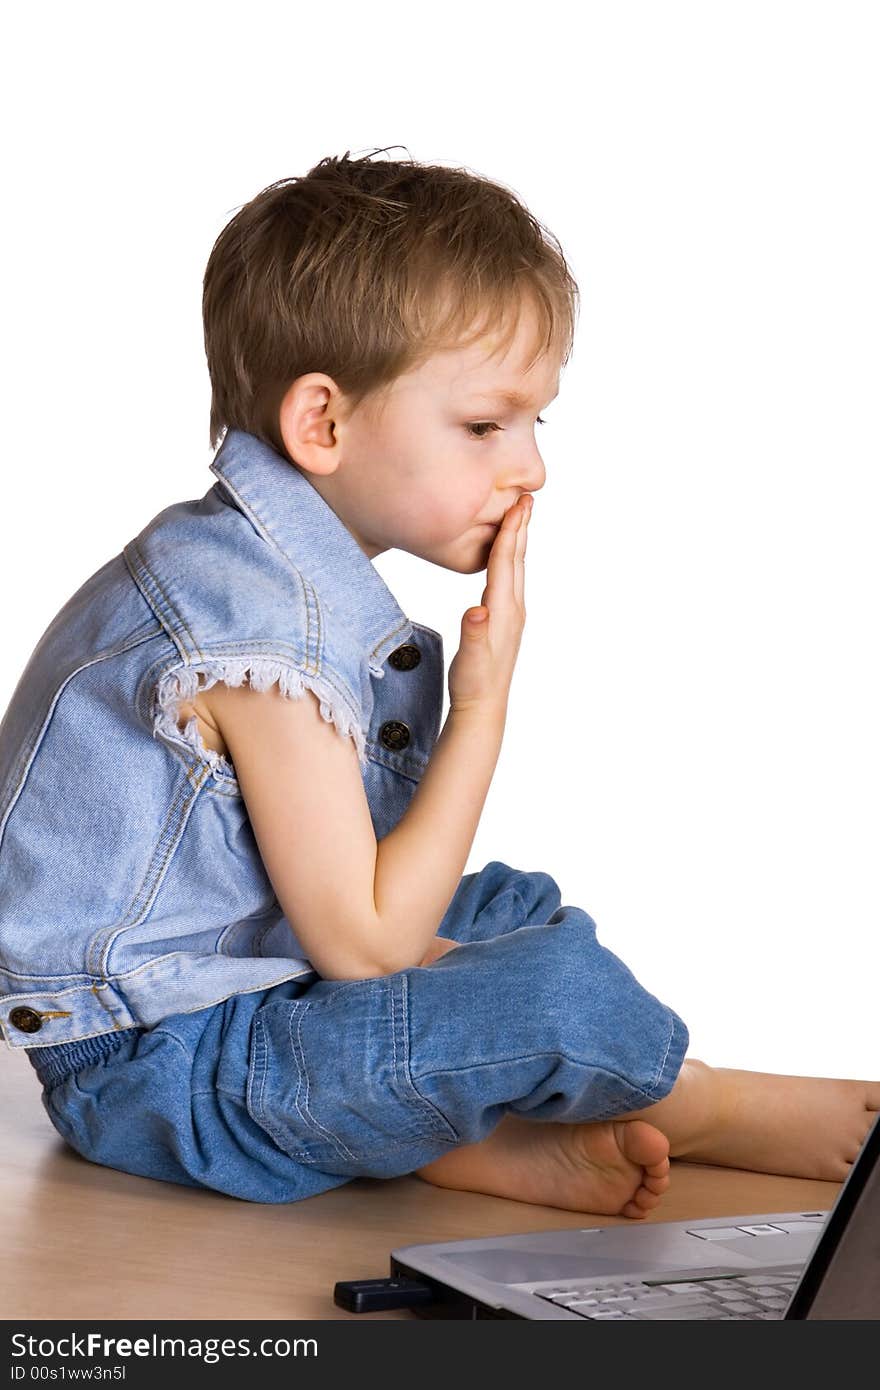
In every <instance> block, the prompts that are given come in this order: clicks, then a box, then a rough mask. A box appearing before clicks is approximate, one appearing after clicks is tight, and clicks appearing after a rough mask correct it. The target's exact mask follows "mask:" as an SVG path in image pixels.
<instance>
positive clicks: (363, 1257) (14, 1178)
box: [0, 1049, 838, 1320]
mask: <svg viewBox="0 0 880 1390" xmlns="http://www.w3.org/2000/svg"><path fill="white" fill-rule="evenodd" d="M0 1107H2V1114H3V1125H2V1126H0V1204H2V1211H3V1236H4V1259H3V1262H2V1274H0V1306H2V1310H3V1311H2V1316H3V1317H4V1318H5V1319H10V1318H27V1319H50V1318H69V1319H84V1318H101V1319H104V1320H112V1319H122V1318H145V1319H156V1320H158V1319H180V1318H223V1319H235V1320H243V1319H263V1318H270V1319H276V1318H277V1319H282V1318H283V1319H287V1318H322V1319H327V1318H334V1319H347V1318H349V1317H354V1316H355V1314H349V1313H346V1312H344V1311H343V1310H342V1309H341V1308H337V1307H336V1306H335V1304H334V1303H333V1285H334V1283H335V1282H336V1280H337V1279H360V1278H375V1277H377V1276H383V1275H385V1274H387V1273H388V1256H389V1253H390V1251H391V1250H392V1249H394V1248H396V1247H397V1246H400V1245H413V1244H417V1243H421V1242H427V1241H441V1240H464V1239H467V1238H468V1237H471V1236H485V1235H504V1234H512V1233H514V1232H517V1231H535V1230H541V1229H543V1228H550V1227H564V1226H583V1225H585V1224H589V1225H591V1226H601V1225H612V1224H615V1223H616V1222H621V1223H622V1222H623V1218H614V1217H596V1216H592V1215H589V1214H587V1215H588V1216H589V1219H588V1222H587V1221H585V1214H584V1213H575V1212H569V1211H560V1210H558V1209H557V1208H555V1207H539V1206H532V1205H529V1204H527V1203H524V1202H512V1201H507V1200H505V1199H503V1198H497V1197H484V1196H482V1195H480V1194H478V1193H472V1192H453V1191H449V1190H447V1189H443V1188H436V1187H431V1186H430V1184H428V1183H425V1182H422V1181H421V1180H420V1179H419V1178H415V1177H405V1178H394V1179H392V1180H390V1181H387V1182H381V1181H376V1180H372V1179H365V1178H362V1179H358V1180H356V1181H354V1182H351V1183H348V1184H346V1185H345V1186H344V1187H340V1188H336V1189H335V1190H334V1191H332V1192H326V1193H322V1194H321V1196H319V1197H310V1198H308V1199H307V1200H306V1201H302V1202H294V1203H288V1204H282V1205H268V1204H261V1203H255V1202H243V1201H238V1200H237V1199H236V1198H234V1197H227V1196H225V1195H223V1194H220V1193H216V1192H210V1191H208V1190H204V1191H203V1190H200V1189H194V1188H185V1187H179V1186H176V1185H174V1184H171V1183H161V1182H154V1181H152V1180H151V1179H148V1178H136V1177H131V1176H130V1175H129V1174H127V1173H117V1172H115V1171H114V1170H112V1169H109V1168H101V1167H99V1166H98V1165H96V1164H93V1163H89V1162H87V1161H86V1160H85V1159H83V1158H81V1157H80V1156H79V1155H78V1154H76V1153H74V1152H73V1150H71V1149H69V1148H68V1147H67V1146H66V1145H65V1143H64V1141H63V1140H62V1139H61V1138H60V1137H59V1136H58V1135H57V1134H56V1132H55V1130H54V1129H53V1128H52V1125H51V1124H50V1122H49V1118H48V1116H47V1115H46V1113H45V1111H44V1109H43V1105H42V1100H41V1092H40V1086H39V1083H38V1082H37V1079H36V1076H35V1074H34V1072H33V1069H32V1068H31V1066H30V1064H29V1062H28V1061H27V1058H26V1057H24V1056H22V1055H20V1054H16V1053H13V1052H12V1051H11V1050H9V1049H2V1050H0ZM837 1191H838V1187H837V1184H835V1183H830V1182H812V1181H807V1180H804V1179H799V1178H779V1177H768V1176H766V1175H764V1174H759V1173H746V1172H740V1171H738V1170H733V1169H726V1168H713V1167H709V1166H706V1165H702V1164H685V1163H675V1164H674V1165H673V1183H672V1187H671V1190H670V1192H669V1194H668V1195H667V1198H666V1200H665V1201H664V1202H663V1203H662V1204H661V1206H660V1207H659V1209H658V1211H657V1213H656V1214H655V1215H654V1216H652V1218H650V1219H653V1220H666V1221H671V1220H682V1219H691V1218H696V1217H703V1216H732V1215H736V1214H737V1213H740V1214H743V1213H748V1214H751V1213H760V1212H772V1211H792V1210H798V1209H800V1210H821V1209H824V1208H826V1207H829V1206H830V1205H831V1204H832V1202H833V1201H834V1198H835V1196H836V1194H837ZM366 1316H367V1317H368V1318H370V1319H374V1318H387V1319H400V1320H410V1319H411V1318H412V1314H410V1313H408V1312H388V1313H371V1314H368V1315H366Z"/></svg>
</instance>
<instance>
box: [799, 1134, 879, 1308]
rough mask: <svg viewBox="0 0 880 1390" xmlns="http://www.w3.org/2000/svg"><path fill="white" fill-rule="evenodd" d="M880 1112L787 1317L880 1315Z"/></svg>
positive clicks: (825, 1226) (835, 1206) (832, 1210)
mask: <svg viewBox="0 0 880 1390" xmlns="http://www.w3.org/2000/svg"><path fill="white" fill-rule="evenodd" d="M878 1160H880V1116H878V1118H877V1119H876V1120H875V1121H874V1126H873V1128H872V1130H871V1132H870V1134H869V1135H868V1137H867V1139H866V1140H865V1142H864V1144H863V1145H862V1148H861V1152H860V1153H859V1156H858V1158H857V1159H856V1161H855V1163H854V1164H853V1166H852V1169H851V1171H850V1174H849V1177H848V1178H847V1180H846V1182H845V1183H844V1185H843V1187H842V1188H841V1189H840V1192H839V1193H838V1195H837V1201H836V1202H835V1203H834V1206H833V1207H832V1209H831V1211H830V1212H829V1213H828V1218H827V1220H826V1222H825V1225H824V1227H823V1229H822V1234H821V1236H820V1237H819V1239H818V1241H817V1242H816V1245H815V1247H814V1249H813V1254H812V1257H811V1259H810V1260H809V1261H808V1263H807V1267H806V1269H805V1270H804V1273H803V1277H802V1278H801V1281H800V1283H799V1284H798V1287H797V1288H796V1290H795V1292H794V1295H793V1297H792V1300H791V1304H790V1305H789V1307H788V1309H787V1310H786V1314H785V1316H786V1318H826V1319H828V1318H831V1319H839V1318H847V1319H853V1318H855V1319H869V1320H870V1319H874V1318H878V1317H880V1235H878V1233H880V1161H878Z"/></svg>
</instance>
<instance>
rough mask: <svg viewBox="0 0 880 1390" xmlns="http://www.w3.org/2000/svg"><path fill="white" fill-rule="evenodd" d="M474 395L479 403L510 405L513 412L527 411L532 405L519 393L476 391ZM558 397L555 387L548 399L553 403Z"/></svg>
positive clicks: (526, 397)
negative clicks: (492, 402) (553, 392)
mask: <svg viewBox="0 0 880 1390" xmlns="http://www.w3.org/2000/svg"><path fill="white" fill-rule="evenodd" d="M476 394H477V396H478V397H479V399H480V400H481V401H497V402H499V403H500V404H501V405H511V406H513V408H514V409H515V410H527V409H528V408H529V406H531V405H533V402H532V401H531V400H530V399H529V397H528V396H524V395H523V394H522V392H520V391H478V392H477V393H476ZM558 395H559V388H558V387H557V388H556V394H555V395H553V396H551V397H550V399H551V401H555V400H556V396H558Z"/></svg>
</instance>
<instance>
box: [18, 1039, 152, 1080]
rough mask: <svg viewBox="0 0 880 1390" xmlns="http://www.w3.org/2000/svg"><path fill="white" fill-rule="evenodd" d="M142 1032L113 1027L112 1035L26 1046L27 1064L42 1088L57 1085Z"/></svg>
mask: <svg viewBox="0 0 880 1390" xmlns="http://www.w3.org/2000/svg"><path fill="white" fill-rule="evenodd" d="M143 1032H145V1029H143V1028H117V1029H115V1030H114V1031H113V1032H112V1033H98V1034H97V1036H96V1037H94V1038H79V1039H78V1040H77V1041H76V1042H69V1043H58V1044H57V1046H55V1047H29V1048H27V1049H26V1051H27V1055H28V1061H29V1062H30V1063H31V1066H32V1067H33V1069H34V1071H35V1072H36V1073H37V1077H38V1078H39V1080H40V1081H41V1082H42V1084H43V1085H44V1086H46V1087H50V1086H57V1085H58V1084H59V1082H61V1081H63V1080H64V1078H65V1077H66V1076H72V1075H73V1073H74V1072H77V1071H82V1069H83V1067H89V1066H91V1065H92V1064H93V1063H94V1062H100V1061H101V1059H102V1057H107V1056H109V1054H110V1053H111V1052H116V1051H117V1049H118V1048H120V1047H122V1045H123V1044H124V1043H126V1042H128V1040H129V1038H135V1037H137V1035H138V1033H143Z"/></svg>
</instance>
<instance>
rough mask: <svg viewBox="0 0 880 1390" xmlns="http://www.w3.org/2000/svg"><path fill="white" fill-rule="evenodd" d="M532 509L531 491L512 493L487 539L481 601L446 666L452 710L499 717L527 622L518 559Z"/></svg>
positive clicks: (469, 616)
mask: <svg viewBox="0 0 880 1390" xmlns="http://www.w3.org/2000/svg"><path fill="white" fill-rule="evenodd" d="M531 513H532V498H531V496H530V495H528V494H524V495H523V496H521V497H519V498H517V500H516V502H514V504H513V506H512V507H510V508H509V509H508V510H507V512H506V513H505V515H504V520H503V521H502V523H501V526H500V527H499V530H498V533H497V535H496V536H495V539H494V541H493V542H492V550H491V553H490V555H489V563H488V565H487V567H486V575H487V582H486V587H485V589H484V590H483V597H482V601H481V603H480V605H479V606H478V607H477V608H468V609H467V610H466V611H465V613H464V616H463V617H462V620H461V644H460V646H459V648H458V651H457V653H456V655H455V657H454V659H453V661H452V663H451V665H450V667H449V700H450V707H451V709H452V710H455V711H465V710H468V711H476V712H486V713H489V714H493V715H496V716H500V717H501V718H502V719H503V718H504V715H505V713H506V710H507V700H508V695H509V693H510V682H511V680H512V679H513V668H514V666H515V665H516V658H517V655H518V653H519V644H520V639H521V637H522V632H523V628H524V627H525V621H526V609H525V599H524V589H525V566H524V564H523V561H524V559H525V554H526V540H527V532H528V524H529V518H530V517H531ZM480 618H482V621H479V619H480ZM475 619H476V620H475Z"/></svg>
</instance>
